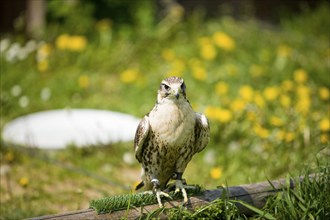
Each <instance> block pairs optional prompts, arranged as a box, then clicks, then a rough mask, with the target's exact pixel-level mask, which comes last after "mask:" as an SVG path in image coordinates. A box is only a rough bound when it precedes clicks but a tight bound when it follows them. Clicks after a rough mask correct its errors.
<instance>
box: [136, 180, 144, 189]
mask: <svg viewBox="0 0 330 220" xmlns="http://www.w3.org/2000/svg"><path fill="white" fill-rule="evenodd" d="M143 186H144V182H143V181H141V182H140V183H139V184H138V185H137V186H136V187H135V190H139V189H141V188H142V187H143Z"/></svg>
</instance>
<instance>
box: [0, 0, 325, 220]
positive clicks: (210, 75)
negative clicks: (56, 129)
mask: <svg viewBox="0 0 330 220" xmlns="http://www.w3.org/2000/svg"><path fill="white" fill-rule="evenodd" d="M104 2H105V1H98V3H95V4H94V1H88V0H84V1H49V2H48V6H47V19H48V26H47V28H46V31H45V33H46V34H45V36H44V39H42V40H35V39H29V40H28V39H25V38H24V37H23V36H16V35H15V36H8V37H6V38H2V39H1V56H0V62H1V95H0V104H1V118H0V126H1V128H2V127H3V126H4V124H5V123H6V122H8V121H9V120H11V119H13V118H15V117H18V116H21V115H24V114H27V113H32V112H37V111H42V110H49V109H59V108H96V109H108V110H114V111H120V112H125V113H129V114H133V115H135V116H138V117H142V116H143V115H144V114H146V113H147V112H148V111H150V110H151V108H152V106H153V105H154V103H155V100H156V91H157V89H158V86H159V83H160V81H161V80H162V79H163V78H164V77H167V76H169V75H178V76H182V77H183V78H184V80H185V82H186V84H187V93H188V98H189V100H190V102H191V104H192V106H193V108H194V109H195V110H196V111H198V112H203V113H205V114H206V115H207V117H208V118H209V119H210V123H211V131H212V136H211V142H210V144H209V146H208V147H207V149H206V150H205V151H204V152H202V153H201V154H200V155H198V156H196V157H195V158H194V159H193V160H192V162H191V163H190V164H189V166H188V168H187V171H186V173H185V177H186V178H187V180H188V182H192V183H198V184H201V185H204V186H205V187H215V186H217V185H222V184H224V183H225V182H226V181H228V183H229V185H234V184H240V183H247V182H252V181H253V182H255V181H261V180H265V178H269V179H271V178H277V177H279V176H283V175H284V174H287V173H288V172H290V173H293V174H295V173H298V171H299V170H300V169H301V168H302V167H304V166H312V167H313V166H314V165H315V159H316V158H318V159H319V160H326V159H327V158H328V153H327V152H328V150H329V132H330V128H329V127H330V126H329V108H330V106H329V87H330V79H329V77H330V76H329V68H330V67H329V59H330V47H329V32H328V30H327V28H325V27H329V26H330V19H329V13H330V11H329V4H328V3H324V4H322V5H320V7H318V8H317V9H316V10H313V11H309V10H306V11H305V12H303V13H302V14H301V15H299V16H295V17H293V18H291V19H287V18H282V19H281V23H280V24H279V25H269V24H267V25H265V24H264V23H260V22H259V21H257V20H255V19H254V18H253V17H250V18H249V19H246V20H244V21H240V20H234V19H233V18H231V17H228V16H225V17H221V18H212V19H205V18H204V17H203V16H202V13H199V12H196V13H192V14H191V15H190V16H187V17H185V14H184V13H185V12H184V9H183V8H182V7H180V6H179V5H173V7H171V8H170V10H169V11H168V12H167V13H166V14H164V16H163V17H161V18H155V14H156V11H155V10H156V9H155V5H154V3H153V2H152V1H142V0H141V1H129V4H127V1H113V2H112V3H116V4H111V5H109V6H108V7H109V8H110V9H111V10H110V9H109V14H110V15H111V13H116V12H115V11H116V9H118V8H121V9H122V10H124V9H125V10H127V11H126V13H127V14H125V16H122V20H111V19H109V18H108V17H107V11H103V12H101V13H100V14H98V15H96V14H95V12H96V11H97V10H96V8H97V7H98V4H101V3H104ZM106 8H107V7H105V9H106ZM133 8H134V10H133ZM73 9H74V10H73ZM71 151H72V149H68V150H67V151H64V152H57V153H56V154H54V155H55V156H54V155H53V156H54V157H55V158H57V159H59V160H60V161H64V162H65V163H73V164H74V165H76V166H81V167H84V168H86V169H89V170H92V171H94V172H96V173H99V175H106V176H109V177H110V176H115V174H116V175H118V174H123V173H125V172H122V170H125V171H127V170H130V171H132V172H134V173H135V174H136V173H139V166H138V164H137V163H135V164H134V165H129V164H125V162H124V161H122V160H121V158H122V156H123V155H124V154H125V152H130V153H131V154H133V152H132V143H122V144H118V145H114V146H112V147H111V149H106V150H105V149H102V148H101V149H94V148H93V150H92V151H88V152H89V153H88V155H87V156H86V155H85V154H79V153H78V154H77V153H73V154H72V152H71ZM103 151H106V153H108V154H109V153H110V154H112V155H115V160H111V159H110V160H109V159H108V158H107V157H105V156H104V155H105V154H104V152H103ZM108 151H109V152H108ZM11 152H12V151H11V150H10V149H7V148H4V147H3V146H2V147H1V158H4V161H10V160H8V158H9V159H10V157H9V156H8V154H9V155H10V153H11ZM91 152H92V153H91ZM106 155H107V154H106ZM6 158H7V159H6ZM15 158H16V157H15ZM106 163H109V164H110V165H111V167H114V168H115V169H113V170H116V171H111V172H110V173H108V172H103V171H102V169H101V170H100V169H99V166H102V164H106ZM10 164H11V163H10ZM42 164H43V163H42V162H40V163H39V162H32V163H31V162H30V161H29V160H28V159H24V160H22V161H19V162H17V163H15V164H11V166H13V168H12V169H13V170H15V172H16V174H15V175H14V174H13V176H14V177H13V179H12V180H11V181H14V182H16V183H17V182H18V180H20V177H21V176H20V175H23V176H30V178H33V176H34V175H36V174H35V173H33V172H31V173H30V171H32V170H34V169H40V170H41V171H44V172H45V173H49V172H51V170H52V169H53V168H52V166H51V165H50V166H49V167H47V166H46V167H45V166H43V165H42ZM24 167H26V169H24ZM196 173H198V174H199V175H196ZM66 175H67V176H68V178H70V180H66V181H68V182H70V183H71V182H74V184H78V185H79V184H80V181H76V180H77V178H80V177H79V176H73V175H70V174H68V173H67V172H61V171H60V170H57V171H56V173H55V174H54V176H52V179H61V180H63V179H65V176H66ZM137 176H138V174H137ZM59 177H61V178H59ZM71 177H72V178H71ZM44 178H45V179H46V180H44V181H42V184H46V185H47V184H49V181H50V180H47V177H44ZM48 178H49V177H48ZM74 178H76V179H74ZM118 181H121V182H122V184H127V183H129V184H133V182H132V180H127V179H126V178H125V175H124V176H122V177H121V178H120V180H118ZM23 182H24V181H23ZM60 182H61V181H60ZM60 182H59V183H58V184H61V183H60ZM91 182H92V183H91ZM1 184H2V185H1V187H2V189H4V188H6V187H5V186H3V184H4V183H3V182H2V183H1ZM40 184H41V183H40ZM40 184H36V183H34V184H30V185H29V184H28V187H25V188H24V187H23V191H24V190H26V191H27V192H26V193H27V194H28V195H30V194H31V193H32V192H31V191H33V190H40V189H39V188H40V187H43V186H42V185H40ZM16 185H18V186H17V187H22V186H20V184H16ZM31 185H33V186H31ZM101 185H102V183H101V184H100V183H95V181H87V183H86V184H85V185H80V188H82V189H83V191H84V189H85V190H87V188H93V187H94V188H102V187H103V186H101ZM91 186H93V187H91ZM78 188H79V187H78ZM100 191H101V195H107V193H109V192H106V190H100ZM40 192H41V195H40V196H39V197H38V198H33V199H32V198H29V197H26V198H25V199H28V200H30V199H31V200H33V201H34V202H35V203H37V204H38V203H39V202H40V204H41V203H42V201H43V200H44V199H45V197H46V196H44V195H43V193H42V192H43V190H41V191H40ZM121 192H123V191H121V190H120V189H117V188H115V189H113V190H112V191H111V192H110V194H115V193H121ZM1 193H4V194H6V193H7V192H6V191H3V190H1ZM47 193H48V192H47ZM99 193H100V192H99ZM78 194H79V193H78ZM78 194H77V195H76V194H74V195H75V196H77V197H78V196H83V200H88V199H87V198H89V199H92V198H91V196H90V194H89V197H88V196H87V195H85V194H84V193H82V194H83V195H81V194H79V195H78ZM47 195H48V194H47ZM97 195H100V194H97ZM48 196H49V195H48ZM71 196H73V195H71ZM20 198H23V200H24V196H23V197H20ZM65 198H66V197H64V198H63V199H62V200H61V202H62V203H63V204H67V207H72V206H70V205H69V204H70V202H72V201H70V200H71V199H67V200H68V201H63V200H65ZM79 198H80V197H79ZM8 201H9V202H8ZM3 202H4V201H3V200H1V203H2V204H3ZM6 203H7V204H9V205H8V206H6V207H7V208H8V210H12V208H13V207H16V206H17V205H18V204H17V203H15V196H14V197H10V198H9V199H8V200H6ZM18 206H19V207H21V209H22V212H23V213H22V216H20V217H27V216H29V215H28V214H26V213H25V212H24V210H29V209H30V208H29V207H25V206H24V204H23V203H22V204H21V203H20V204H19V205H18ZM10 207H11V208H10ZM53 210H54V212H56V211H58V210H59V207H55V208H54V209H53ZM47 212H49V209H47V210H41V211H40V212H39V210H37V211H36V212H35V213H32V214H31V215H33V214H40V213H44V214H46V213H47ZM7 214H8V215H10V213H7Z"/></svg>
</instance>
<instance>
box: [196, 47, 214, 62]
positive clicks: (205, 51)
mask: <svg viewBox="0 0 330 220" xmlns="http://www.w3.org/2000/svg"><path fill="white" fill-rule="evenodd" d="M200 55H201V57H202V58H203V59H205V60H213V59H214V58H215V57H216V56H217V51H216V49H215V48H214V46H213V44H204V45H202V47H201V48H200Z"/></svg>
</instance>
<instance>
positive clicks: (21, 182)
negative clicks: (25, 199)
mask: <svg viewBox="0 0 330 220" xmlns="http://www.w3.org/2000/svg"><path fill="white" fill-rule="evenodd" d="M18 183H19V185H21V186H23V187H26V186H27V185H28V184H29V179H28V178H27V177H22V178H20V179H19V181H18Z"/></svg>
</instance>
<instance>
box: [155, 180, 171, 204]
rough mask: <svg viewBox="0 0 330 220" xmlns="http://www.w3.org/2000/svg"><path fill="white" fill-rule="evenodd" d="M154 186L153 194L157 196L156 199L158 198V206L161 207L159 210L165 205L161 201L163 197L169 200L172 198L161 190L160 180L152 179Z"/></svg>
mask: <svg viewBox="0 0 330 220" xmlns="http://www.w3.org/2000/svg"><path fill="white" fill-rule="evenodd" d="M151 182H152V184H153V185H154V187H153V192H154V193H155V194H156V198H157V202H158V205H159V208H163V204H162V201H161V199H160V197H161V196H165V197H167V198H170V199H172V198H171V196H170V195H169V194H167V193H165V192H162V191H161V190H160V187H159V180H158V179H152V180H151Z"/></svg>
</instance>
